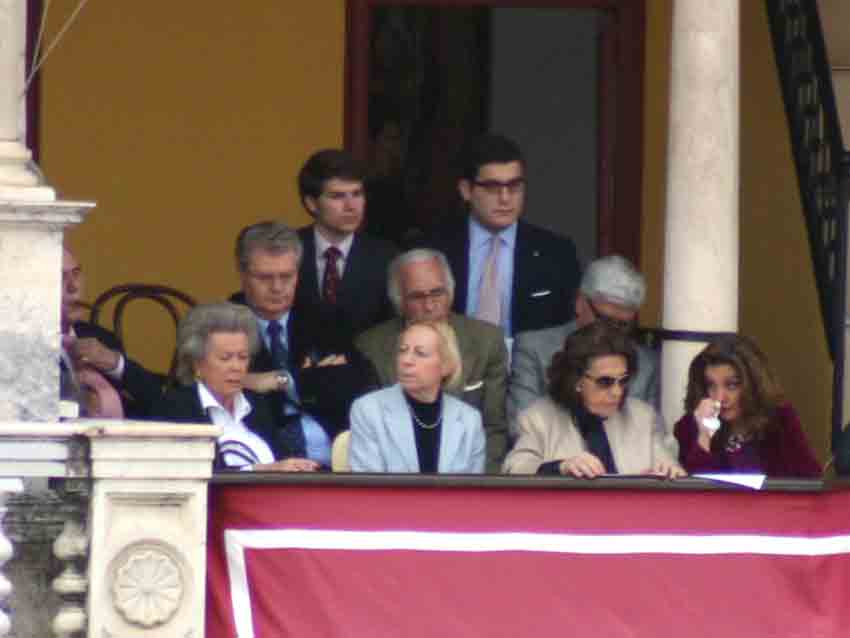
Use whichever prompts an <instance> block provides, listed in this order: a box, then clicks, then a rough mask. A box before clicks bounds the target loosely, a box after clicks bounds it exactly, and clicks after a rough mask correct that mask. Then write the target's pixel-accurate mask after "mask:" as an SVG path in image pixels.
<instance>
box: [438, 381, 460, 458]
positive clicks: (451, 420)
mask: <svg viewBox="0 0 850 638" xmlns="http://www.w3.org/2000/svg"><path fill="white" fill-rule="evenodd" d="M461 421H462V419H461V413H460V410H458V409H457V406H456V405H455V404H454V402H450V401H447V400H446V397H445V395H444V396H443V426H442V430H441V432H440V455H439V462H438V463H437V471H438V472H454V471H456V470H457V467H456V464H455V457H456V456H457V453H458V452H460V448H461V444H462V443H463V436H464V429H463V423H462V422H461Z"/></svg>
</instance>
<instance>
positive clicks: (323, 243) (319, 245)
mask: <svg viewBox="0 0 850 638" xmlns="http://www.w3.org/2000/svg"><path fill="white" fill-rule="evenodd" d="M313 237H314V238H315V241H316V272H317V273H318V274H319V296H320V297H321V295H322V293H323V292H324V291H323V290H322V283H323V282H324V281H325V264H327V259H326V258H325V251H326V250H327V249H328V248H329V247H331V246H336V247H337V249H338V250H339V252H341V253H342V255H341V256H340V257H338V258H337V260H336V267H337V269H338V270H339V279H340V281H342V276H343V274H344V273H345V266H346V264H348V253H350V252H351V244H352V243H354V233H352V234H350V235H349V236H348V237H346V238H345V239H343V240H342V241H341V242H339V243H338V244H332V243H331V242H329V241H328V240H327V239H325V238H324V237H323V236H322V234H321V233H320V232H319V231H318V229H317V228H316V227H315V226H314V227H313Z"/></svg>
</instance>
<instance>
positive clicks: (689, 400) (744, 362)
mask: <svg viewBox="0 0 850 638" xmlns="http://www.w3.org/2000/svg"><path fill="white" fill-rule="evenodd" d="M720 365H728V366H731V367H732V368H733V369H734V370H735V372H736V373H737V375H738V377H739V378H740V379H741V398H740V400H739V406H740V407H739V409H740V417H739V418H738V422H737V425H738V428H739V429H740V430H741V431H742V432H744V433H752V434H754V435H755V436H756V437H757V438H763V437H764V435H765V433H767V432H768V431H769V430H771V429H772V428H774V427H779V426H780V423H779V421H777V420H776V419H775V418H774V415H775V413H776V409H777V408H778V407H779V406H780V405H782V404H783V403H784V402H785V396H784V394H783V392H782V387H781V386H780V385H779V380H778V379H777V378H776V375H774V373H773V371H772V370H771V369H770V365H769V364H768V362H767V357H766V356H765V354H764V352H762V351H761V350H760V349H759V347H758V346H757V345H756V343H755V341H753V340H752V339H750V338H748V337H743V336H740V335H725V336H722V337H718V338H717V339H715V340H714V341H712V342H711V343H710V344H708V345H707V346H706V347H705V349H704V350H703V351H702V352H700V353H699V354H698V355H697V356H696V357H695V358H694V360H693V361H692V362H691V367H690V369H689V370H688V390H687V394H686V396H685V410H686V412H687V413H688V414H690V413H692V412H693V411H694V410H695V409H696V407H697V405H699V402H700V401H702V400H703V399H704V398H706V397H707V396H708V388H707V386H706V380H705V370H706V368H708V367H710V366H720ZM728 429H729V428H724V432H720V435H721V436H720V437H715V438H718V439H722V438H724V437H725V438H728V436H729V434H731V433H730V432H728ZM721 442H722V441H721Z"/></svg>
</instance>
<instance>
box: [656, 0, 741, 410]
mask: <svg viewBox="0 0 850 638" xmlns="http://www.w3.org/2000/svg"><path fill="white" fill-rule="evenodd" d="M739 9H740V8H739V0H711V1H710V2H706V0H676V1H675V5H674V9H673V51H672V64H671V69H672V72H671V87H670V129H669V138H668V149H667V171H668V174H667V217H666V229H665V231H666V232H665V254H664V318H663V325H664V328H665V329H667V330H682V331H693V332H734V331H737V328H738V203H739V200H738V184H739V170H738V168H739V150H738V146H739V144H738V139H739V99H738V93H739V91H738V85H739V62H738V59H739V55H738V47H739ZM704 346H705V343H704V342H703V343H698V342H688V341H665V343H664V348H663V353H662V412H663V414H664V417H665V419H666V420H667V421H668V423H669V424H672V423H674V422H675V420H676V419H678V418H679V417H680V416H681V415H682V411H683V407H682V401H683V399H684V396H685V388H686V386H687V371H688V366H689V365H690V362H691V360H692V359H693V358H694V356H695V355H696V354H697V353H698V352H699V351H700V350H701V349H702V348H703V347H704Z"/></svg>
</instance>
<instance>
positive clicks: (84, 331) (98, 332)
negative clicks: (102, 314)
mask: <svg viewBox="0 0 850 638" xmlns="http://www.w3.org/2000/svg"><path fill="white" fill-rule="evenodd" d="M74 333H75V334H76V335H77V337H79V338H81V339H90V338H93V339H97V340H98V341H100V342H101V343H102V344H103V345H105V346H106V347H107V348H109V349H110V350H117V351H118V352H120V353H121V354H124V346H123V345H121V341H120V340H119V339H118V337H117V336H116V335H115V333H114V332H110V331H109V330H107V329H106V328H102V327H101V326H99V325H97V324H96V323H90V322H88V321H75V322H74Z"/></svg>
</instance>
